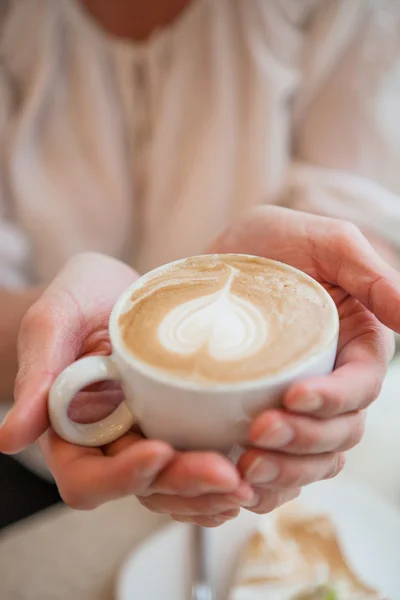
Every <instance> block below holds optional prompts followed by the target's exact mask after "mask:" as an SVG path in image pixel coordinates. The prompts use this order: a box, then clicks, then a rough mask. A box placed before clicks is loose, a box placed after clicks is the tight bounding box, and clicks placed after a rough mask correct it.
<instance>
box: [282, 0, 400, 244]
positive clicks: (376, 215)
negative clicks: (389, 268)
mask: <svg viewBox="0 0 400 600" xmlns="http://www.w3.org/2000/svg"><path fill="white" fill-rule="evenodd" d="M322 4H323V6H322V5H321V7H320V9H319V10H317V11H315V14H314V16H313V18H311V19H310V21H309V22H308V23H307V24H306V26H305V28H306V43H305V53H304V62H303V80H302V81H303V82H302V85H301V87H300V89H299V92H298V94H297V97H296V100H295V103H294V112H293V127H294V140H293V162H292V166H291V169H290V174H289V178H288V184H287V189H286V193H285V198H284V203H285V204H286V205H287V206H290V207H292V208H296V209H301V210H307V211H310V212H316V213H320V214H325V215H328V216H333V217H340V218H344V219H349V220H351V221H353V222H355V223H356V224H357V225H359V226H360V227H361V228H363V229H364V230H367V231H369V232H370V233H371V234H373V235H376V236H379V237H381V238H382V239H383V240H386V241H387V242H390V243H391V244H392V245H393V246H395V247H396V248H397V249H398V250H400V196H399V195H400V118H399V111H400V33H399V32H400V2H397V1H396V0H378V1H376V0H354V2H352V3H350V2H348V1H347V0H335V1H330V0H328V2H323V3H322Z"/></svg>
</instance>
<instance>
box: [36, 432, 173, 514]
mask: <svg viewBox="0 0 400 600" xmlns="http://www.w3.org/2000/svg"><path fill="white" fill-rule="evenodd" d="M40 446H41V448H42V451H43V453H44V457H45V459H46V462H47V464H48V465H49V468H50V470H51V472H52V473H53V475H54V478H55V480H56V482H57V485H58V488H59V490H60V494H61V496H62V498H63V499H64V501H65V502H66V504H68V505H69V506H71V507H73V508H76V509H80V510H86V509H92V508H95V507H96V506H99V505H100V504H102V503H104V502H108V501H110V500H114V499H116V498H120V497H122V496H127V495H131V494H143V493H145V492H146V491H147V489H148V488H149V487H150V486H151V484H152V483H153V481H154V480H155V479H156V478H157V476H158V475H159V474H160V473H161V472H162V470H163V469H164V468H166V467H167V465H168V464H169V463H170V462H171V460H172V459H173V456H174V451H173V449H172V448H171V447H170V446H168V445H167V444H164V443H163V442H158V441H150V440H143V439H140V438H139V436H137V435H136V434H133V433H131V434H126V435H125V436H124V438H123V439H121V440H118V442H115V443H114V444H112V445H110V447H109V448H108V452H109V456H105V455H104V454H103V453H102V452H101V450H99V449H97V448H82V447H79V446H74V445H72V444H68V443H67V442H64V440H62V439H61V438H59V437H58V436H57V434H56V433H55V432H54V431H52V430H49V431H48V433H46V434H45V435H44V436H42V438H41V440H40ZM117 449H118V450H119V452H117Z"/></svg>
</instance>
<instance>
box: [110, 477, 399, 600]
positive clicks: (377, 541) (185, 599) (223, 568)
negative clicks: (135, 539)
mask: <svg viewBox="0 0 400 600" xmlns="http://www.w3.org/2000/svg"><path fill="white" fill-rule="evenodd" d="M302 500H303V502H304V503H306V504H307V505H309V506H310V507H312V508H315V509H316V510H317V511H324V512H328V513H329V514H330V515H331V516H332V518H333V519H334V521H335V524H336V526H337V528H338V530H339V533H340V537H341V539H342V541H343V547H344V548H345V551H346V554H347V556H348V557H350V561H351V564H352V566H353V567H354V568H356V569H357V571H358V573H359V574H360V575H361V576H362V577H363V578H364V579H365V581H366V582H367V583H370V584H371V585H374V586H376V587H377V588H379V589H380V590H381V591H382V592H384V593H385V594H386V595H387V596H388V598H390V600H399V599H400V512H398V511H397V510H396V509H395V508H393V507H392V506H391V505H389V504H386V503H385V502H384V501H383V500H382V499H380V498H379V497H376V496H374V495H373V494H371V492H369V491H366V490H364V489H363V488H361V487H358V486H354V485H353V484H350V483H348V482H347V481H346V480H345V479H342V480H338V479H336V480H333V481H325V482H321V483H318V484H314V485H313V486H309V487H308V488H305V489H304V491H303V494H302ZM256 520H257V517H256V516H255V515H253V514H251V513H248V512H244V511H243V514H242V515H241V516H240V517H239V518H238V519H236V520H234V521H231V522H229V523H227V524H226V525H224V526H223V527H219V528H217V529H212V530H209V561H210V571H211V576H212V580H213V583H214V585H215V587H216V589H217V600H226V598H227V593H228V590H229V587H230V585H231V582H232V573H233V571H234V568H235V561H236V559H237V555H238V551H239V549H240V547H241V545H242V543H243V541H244V540H245V539H246V538H247V536H248V535H249V534H250V532H251V531H252V529H253V528H254V526H255V523H256ZM191 536H192V530H191V528H190V527H189V526H186V525H178V524H176V525H171V526H169V527H167V528H165V529H164V530H162V531H161V532H160V533H158V534H157V535H155V536H154V537H152V538H151V539H149V540H148V541H147V542H145V543H144V544H143V545H142V546H141V547H139V549H138V550H137V551H136V552H134V553H132V554H131V556H130V557H129V558H128V559H127V561H126V562H125V564H124V566H123V568H122V571H121V573H120V577H119V581H118V595H117V598H118V600H190V589H191V573H192V564H191V552H192V537H191Z"/></svg>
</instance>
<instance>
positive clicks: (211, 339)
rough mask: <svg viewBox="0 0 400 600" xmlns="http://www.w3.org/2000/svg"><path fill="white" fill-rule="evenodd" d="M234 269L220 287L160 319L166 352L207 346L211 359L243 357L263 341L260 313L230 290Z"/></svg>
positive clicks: (192, 350)
mask: <svg viewBox="0 0 400 600" xmlns="http://www.w3.org/2000/svg"><path fill="white" fill-rule="evenodd" d="M235 274H236V269H233V268H231V275H230V277H229V279H228V281H227V282H226V284H225V285H224V286H223V288H222V289H221V290H219V291H218V292H215V293H213V294H208V295H206V296H201V297H200V298H195V299H194V300H190V301H188V302H185V303H183V304H181V305H179V306H177V307H175V308H174V309H173V310H172V311H171V312H169V313H168V314H167V315H166V316H165V317H164V319H163V320H162V321H161V323H160V326H159V328H158V339H159V342H160V343H161V344H162V346H163V347H164V348H165V349H166V350H168V351H169V352H176V353H178V354H193V353H195V352H197V351H199V350H200V349H201V348H207V351H208V354H209V355H210V357H212V358H213V359H214V360H219V361H229V360H240V359H242V358H247V357H249V356H251V355H252V354H254V353H255V352H258V350H259V349H260V348H261V347H263V346H265V344H266V342H267V333H268V328H267V323H266V321H265V319H264V316H263V314H262V312H261V311H260V310H259V309H258V308H257V307H256V306H255V305H254V304H252V303H251V302H249V301H248V300H246V299H245V298H240V297H239V296H236V295H235V294H233V293H232V291H231V284H232V281H233V279H234V278H235Z"/></svg>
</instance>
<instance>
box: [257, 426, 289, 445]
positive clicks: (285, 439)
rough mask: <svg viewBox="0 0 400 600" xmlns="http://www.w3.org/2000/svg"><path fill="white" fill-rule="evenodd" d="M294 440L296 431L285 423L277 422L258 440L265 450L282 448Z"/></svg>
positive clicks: (258, 443)
mask: <svg viewBox="0 0 400 600" xmlns="http://www.w3.org/2000/svg"><path fill="white" fill-rule="evenodd" d="M293 438H294V430H293V429H292V427H290V425H288V424H287V423H285V422H284V421H276V422H274V423H272V424H271V426H270V427H268V428H267V429H266V430H265V431H264V433H263V434H262V435H260V437H259V438H258V439H257V440H256V444H257V445H258V446H262V447H263V448H282V447H283V446H286V445H287V444H289V442H291V441H292V440H293Z"/></svg>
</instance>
